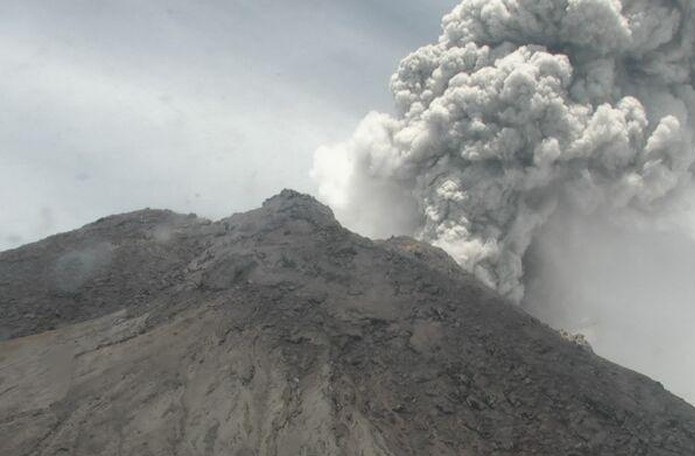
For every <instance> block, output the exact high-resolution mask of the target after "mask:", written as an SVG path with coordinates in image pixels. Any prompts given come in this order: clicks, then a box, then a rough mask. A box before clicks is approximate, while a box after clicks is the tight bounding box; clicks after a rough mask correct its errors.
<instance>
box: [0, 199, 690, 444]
mask: <svg viewBox="0 0 695 456" xmlns="http://www.w3.org/2000/svg"><path fill="white" fill-rule="evenodd" d="M0 317H2V320H1V321H2V331H3V334H4V337H5V339H6V340H5V341H4V342H2V343H0V453H1V454H3V455H10V456H14V455H55V454H65V455H68V454H69V455H95V454H100V455H164V454H167V455H168V454H182V455H185V454H202V455H229V454H231V455H408V454H412V455H423V454H433V455H461V454H472V455H478V454H499V455H526V454H543V455H559V454H562V455H600V454H606V455H662V454H663V455H674V454H678V455H693V454H695V431H694V430H695V409H694V408H693V407H691V406H689V405H688V404H686V403H685V402H683V401H682V400H680V399H678V398H676V397H675V396H673V395H671V394H670V393H668V392H667V391H665V390H664V389H663V388H662V387H661V385H660V384H658V383H656V382H654V381H652V380H650V379H648V378H646V377H644V376H642V375H639V374H637V373H635V372H632V371H630V370H627V369H624V368H622V367H619V366H616V365H615V364H612V363H610V362H607V361H605V360H603V359H601V358H599V357H597V356H595V355H594V354H592V353H591V352H590V351H589V350H586V348H585V347H582V346H580V345H577V344H574V343H572V342H569V341H567V340H565V339H563V338H562V337H560V336H559V335H558V334H557V333H556V332H554V331H553V330H551V329H549V328H548V327H546V326H544V325H542V324H541V323H539V322H538V321H536V320H535V319H533V318H531V317H530V316H528V315H526V314H524V313H523V312H521V311H519V310H518V309H516V308H515V307H513V306H511V305H509V304H508V303H506V302H504V301H503V300H501V299H500V298H499V297H497V296H496V295H495V294H494V293H493V292H491V291H489V290H487V289H486V288H484V287H483V286H481V285H480V284H478V283H477V282H476V281H475V280H474V279H473V278H471V277H470V276H468V275H467V274H465V273H464V272H462V271H461V270H460V269H459V268H458V267H457V266H456V265H455V264H454V263H453V261H452V260H451V259H450V258H449V257H448V256H446V254H444V253H443V252H442V251H440V250H438V249H435V248H432V247H429V246H426V245H424V244H421V243H418V242H416V241H413V240H411V239H406V238H397V239H391V240H388V241H376V242H375V241H371V240H368V239H365V238H362V237H360V236H357V235H355V234H352V233H350V232H349V231H347V230H345V229H344V228H342V227H341V226H340V225H339V224H338V223H337V222H336V221H335V219H334V218H333V216H332V213H331V212H330V210H329V209H328V208H326V207H325V206H322V205H321V204H319V203H317V202H316V201H315V200H313V199H312V198H311V197H308V196H305V195H301V194H298V193H295V192H292V191H284V192H282V193H281V194H280V195H278V196H275V197H273V198H271V199H269V200H268V201H266V202H265V203H264V205H263V207H262V208H260V209H257V210H254V211H251V212H248V213H244V214H236V215H234V216H232V217H230V218H227V219H223V220H220V221H218V222H214V223H212V222H209V221H206V220H203V219H199V218H196V217H194V216H182V215H177V214H173V213H171V212H166V211H151V210H146V211H140V212H136V213H131V214H125V215H119V216H113V217H108V218H106V219H102V220H100V221H98V222H96V223H94V224H91V225H88V226H86V227H84V228H82V229H80V230H77V231H74V232H71V233H67V234H63V235H59V236H54V237H52V238H49V239H46V240H44V241H41V242H39V243H36V244H32V245H29V246H25V247H22V248H20V249H16V250H12V251H7V252H3V253H0Z"/></svg>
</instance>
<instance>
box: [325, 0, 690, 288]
mask: <svg viewBox="0 0 695 456" xmlns="http://www.w3.org/2000/svg"><path fill="white" fill-rule="evenodd" d="M694 9H695V1H693V0H622V1H621V0H553V1H539V0H465V1H463V2H462V3H461V4H460V5H459V6H457V7H456V8H455V9H454V10H453V11H452V12H451V13H450V14H448V15H446V16H445V17H444V20H443V34H442V35H441V37H440V39H439V42H438V43H437V44H433V45H429V46H425V47H423V48H421V49H419V50H417V51H416V52H414V53H412V54H411V55H409V56H408V57H406V58H405V59H404V60H403V61H402V62H401V64H400V66H399V68H398V71H397V73H396V74H395V75H394V76H393V78H392V81H391V87H392V90H393V93H394V97H395V101H396V106H397V109H398V113H397V115H388V114H379V113H371V114H369V115H368V116H367V117H366V118H365V119H364V120H363V121H362V122H361V124H360V125H359V127H358V128H357V130H356V132H355V134H354V135H353V137H352V138H351V139H349V140H348V141H347V142H345V143H343V144H339V145H335V146H330V147H323V148H321V149H319V150H318V151H317V153H316V156H315V162H314V169H313V171H312V173H313V176H314V178H315V179H316V180H317V181H318V183H319V193H320V196H321V197H322V198H323V199H324V200H325V201H327V202H328V203H329V204H330V205H331V206H332V207H333V208H334V209H335V211H336V214H337V215H338V217H339V218H340V219H341V220H342V221H343V222H344V223H346V224H347V225H348V226H349V227H351V228H354V229H357V230H358V231H361V232H363V233H365V234H369V235H375V236H384V235H388V234H412V235H416V236H418V237H420V238H421V239H424V240H427V241H429V242H431V243H433V244H436V245H439V246H441V247H443V248H445V249H446V250H447V251H448V252H449V253H451V254H452V255H453V256H454V257H455V258H456V259H457V260H458V261H459V262H460V264H461V265H463V266H464V267H465V268H467V269H468V270H470V271H472V272H473V273H475V274H476V275H477V276H478V277H479V278H480V279H482V280H483V281H485V282H486V283H487V284H489V285H490V286H493V287H495V288H497V289H498V290H499V291H500V292H501V293H503V294H504V295H506V296H508V297H510V298H512V299H515V300H520V299H521V298H522V297H523V295H524V284H523V277H524V268H523V258H524V255H525V253H526V252H527V250H528V248H529V246H530V245H531V243H532V242H533V241H534V239H535V238H536V237H537V236H538V234H539V233H540V232H541V231H542V230H543V227H544V226H545V225H546V224H547V222H548V221H549V220H550V219H551V218H552V217H553V214H557V213H558V210H560V209H561V210H562V212H563V213H574V214H582V215H585V216H587V217H588V216H592V215H593V214H599V213H600V214H610V217H612V218H615V219H616V220H632V219H633V215H634V214H637V215H647V216H650V214H654V213H656V212H658V211H660V210H661V208H662V207H664V206H665V203H666V202H668V200H669V199H672V198H674V197H675V196H677V195H678V194H679V193H680V189H682V188H683V187H685V186H687V185H688V184H689V183H690V181H691V174H690V172H689V168H690V167H691V165H692V164H693V161H694V153H693V144H694V138H693V134H694V130H695V90H694V88H693V76H694V75H695V24H694V22H693V21H695V12H694Z"/></svg>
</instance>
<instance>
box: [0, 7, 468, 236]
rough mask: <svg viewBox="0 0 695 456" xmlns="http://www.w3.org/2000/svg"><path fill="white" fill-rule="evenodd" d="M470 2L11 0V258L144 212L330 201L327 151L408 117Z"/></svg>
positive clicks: (7, 69) (0, 123)
mask: <svg viewBox="0 0 695 456" xmlns="http://www.w3.org/2000/svg"><path fill="white" fill-rule="evenodd" d="M456 3H457V2H456V1H455V0H434V1H432V0H406V1H401V2H399V3H398V8H395V7H394V4H393V3H392V2H390V1H387V0H372V1H367V0H353V1H350V2H345V1H338V0H324V1H321V0H296V1H293V2H281V1H271V0H253V1H251V0H199V1H196V2H191V1H183V0H167V1H159V0H153V1H148V2H141V1H135V0H119V1H112V2H93V1H89V0H62V1H60V2H55V1H52V0H4V1H3V2H1V4H0V142H1V143H0V250H4V249H8V248H13V247H16V246H19V245H21V244H24V243H27V242H31V241H35V240H38V239H40V238H42V237H45V236H47V235H50V234H54V233H56V232H61V231H66V230H70V229H74V228H78V227H79V226H81V225H83V224H86V223H89V222H91V221H93V220H95V219H97V218H99V217H101V216H104V215H109V214H113V213H119V212H126V211H131V210H136V209H141V208H144V207H152V208H168V209H172V210H175V211H179V212H185V213H187V212H195V213H197V214H199V215H202V216H205V217H210V218H213V219H214V218H220V217H224V216H227V215H230V214H231V213H234V212H238V211H244V210H248V209H251V208H253V207H256V206H258V205H259V204H260V203H261V202H262V201H263V200H264V199H265V198H267V197H269V196H272V195H273V194H274V193H276V192H278V191H279V190H281V189H282V188H286V187H289V188H294V189H297V190H300V191H304V192H309V193H315V191H316V188H315V185H316V184H315V183H314V182H313V181H312V180H311V178H310V177H309V170H310V168H311V164H312V157H313V154H314V151H315V150H316V149H317V147H319V146H320V145H321V144H326V143H332V142H336V141H340V140H342V139H343V138H345V137H347V136H349V134H350V133H351V132H352V131H353V129H354V128H355V125H356V124H357V123H358V121H359V119H361V118H362V117H363V116H364V115H365V114H366V113H367V112H368V111H370V110H373V109H377V110H381V111H385V112H389V111H390V110H392V105H393V103H392V97H391V94H390V91H389V88H388V81H389V77H390V75H391V74H392V73H393V72H394V70H395V69H396V66H397V64H398V62H399V61H400V59H401V58H403V57H404V56H405V55H407V54H408V53H409V52H411V51H412V50H414V49H416V48H417V47H419V46H421V45H423V44H426V43H429V42H432V41H435V40H436V38H437V36H438V35H439V33H440V21H441V17H442V15H443V13H445V12H447V11H448V10H450V9H451V8H452V7H453V6H454V5H455V4H456Z"/></svg>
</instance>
